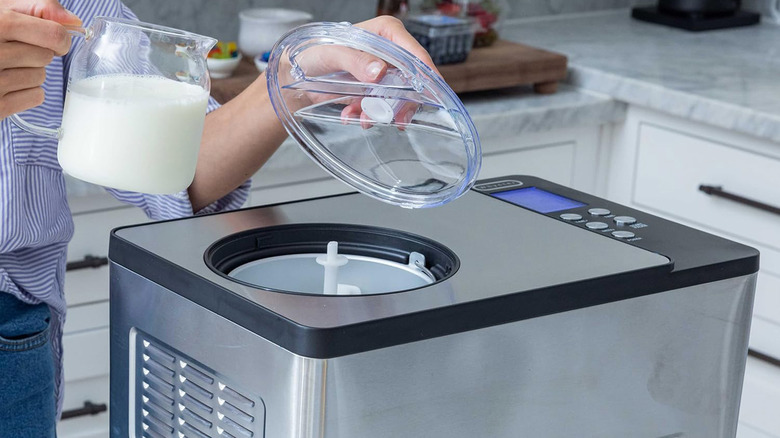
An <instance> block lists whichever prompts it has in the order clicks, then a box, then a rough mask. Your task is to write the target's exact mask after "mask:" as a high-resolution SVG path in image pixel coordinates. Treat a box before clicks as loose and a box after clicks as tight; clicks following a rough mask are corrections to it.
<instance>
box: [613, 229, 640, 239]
mask: <svg viewBox="0 0 780 438" xmlns="http://www.w3.org/2000/svg"><path fill="white" fill-rule="evenodd" d="M612 235H613V236H615V237H617V238H618V239H630V238H632V237H634V236H636V234H634V233H632V232H631V231H613V232H612Z"/></svg>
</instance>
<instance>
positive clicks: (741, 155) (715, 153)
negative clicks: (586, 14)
mask: <svg viewBox="0 0 780 438" xmlns="http://www.w3.org/2000/svg"><path fill="white" fill-rule="evenodd" d="M613 140H614V141H613V145H612V148H611V151H610V152H611V157H610V158H611V159H610V161H609V166H608V169H609V174H608V183H607V186H606V197H608V198H611V199H612V200H614V201H617V202H620V203H624V204H627V205H631V206H634V207H636V208H638V209H640V210H645V211H648V212H651V213H654V214H657V215H659V216H665V217H668V218H670V219H672V220H675V221H677V222H681V223H684V224H688V225H690V226H692V227H695V228H699V229H702V230H704V231H708V232H711V233H713V234H718V235H721V236H724V237H726V238H728V239H731V240H735V241H738V242H742V243H744V244H746V245H750V246H752V247H755V248H756V249H758V250H759V251H760V252H761V270H760V271H759V276H758V284H757V290H756V300H755V303H754V309H753V321H752V326H751V334H750V348H751V349H752V350H755V351H758V352H760V353H762V354H765V355H768V356H771V357H774V358H780V215H777V214H775V213H770V212H768V211H764V210H762V209H759V208H756V207H755V206H749V205H745V204H743V203H740V202H735V201H734V200H731V199H724V198H722V197H716V196H712V195H708V194H706V193H704V192H703V191H701V190H700V189H699V186H700V185H710V186H722V188H723V189H724V190H726V191H728V192H730V193H734V194H737V195H740V196H742V197H746V198H749V199H753V200H755V201H759V202H761V203H764V204H767V205H773V206H780V189H778V188H779V187H780V144H776V143H772V142H768V141H764V140H760V139H757V138H752V137H748V136H745V135H741V134H737V133H735V132H731V131H726V130H722V129H719V128H715V127H711V126H705V125H702V124H698V123H694V122H689V121H684V120H682V119H679V118H675V117H671V116H667V115H664V114H660V113H657V112H654V111H651V110H647V109H644V108H638V107H630V108H629V111H628V116H627V119H626V122H625V123H624V124H623V125H622V126H619V127H616V129H615V135H614V137H613ZM750 364H752V365H751V366H749V367H748V372H747V375H746V378H745V392H744V401H743V407H742V416H741V418H740V421H741V425H740V428H741V429H740V438H743V437H750V436H755V437H761V436H762V435H761V434H767V435H768V436H771V437H776V438H780V423H778V422H777V416H776V413H777V412H780V390H776V389H775V390H772V389H770V388H778V386H777V385H779V384H780V367H775V366H772V365H770V364H767V363H765V362H761V361H757V360H754V359H751V362H750ZM757 370H759V371H760V373H761V374H762V377H761V379H758V378H757V377H756V376H753V375H751V373H757V372H759V371H757ZM757 379H758V380H757ZM759 380H760V381H761V382H772V383H771V384H770V383H767V385H768V386H766V385H764V384H763V383H761V384H759V383H757V381H759ZM762 385H763V386H762ZM757 394H760V395H757ZM756 400H760V402H758V401H756ZM759 407H763V408H762V409H763V410H762V411H761V412H766V410H767V409H768V410H770V411H772V412H775V415H765V416H757V414H755V413H756V409H757V408H759Z"/></svg>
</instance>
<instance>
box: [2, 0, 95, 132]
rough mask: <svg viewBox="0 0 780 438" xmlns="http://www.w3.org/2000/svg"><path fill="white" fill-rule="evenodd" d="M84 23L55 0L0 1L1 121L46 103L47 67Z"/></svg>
mask: <svg viewBox="0 0 780 438" xmlns="http://www.w3.org/2000/svg"><path fill="white" fill-rule="evenodd" d="M66 25H67V26H80V25H81V20H80V19H79V18H78V17H76V16H75V15H73V14H71V13H70V12H68V11H67V10H65V8H63V7H62V5H60V4H59V3H58V2H57V1H56V0H0V119H3V118H5V117H7V116H9V115H11V114H15V113H18V112H21V111H24V110H26V109H29V108H32V107H35V106H38V105H40V104H41V103H43V97H44V94H43V88H42V87H41V86H42V85H43V81H44V80H45V79H46V70H45V67H46V66H47V65H48V64H49V63H50V62H51V60H52V59H53V58H54V56H62V55H64V54H66V53H68V50H70V35H69V34H68V32H67V30H66V29H65V27H64V26H66Z"/></svg>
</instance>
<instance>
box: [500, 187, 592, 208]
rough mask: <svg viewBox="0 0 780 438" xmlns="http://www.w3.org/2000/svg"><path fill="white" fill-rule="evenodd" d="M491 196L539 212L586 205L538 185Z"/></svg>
mask: <svg viewBox="0 0 780 438" xmlns="http://www.w3.org/2000/svg"><path fill="white" fill-rule="evenodd" d="M490 196H493V197H495V198H498V199H503V200H504V201H508V202H511V203H512V204H515V205H519V206H521V207H525V208H528V209H531V210H533V211H535V212H537V213H553V212H556V211H561V210H568V209H570V208H577V207H583V206H585V204H583V203H582V202H579V201H575V200H573V199H569V198H565V197H563V196H561V195H556V194H555V193H550V192H548V191H545V190H542V189H538V188H536V187H525V188H522V189H517V190H507V191H505V192H498V193H491V194H490Z"/></svg>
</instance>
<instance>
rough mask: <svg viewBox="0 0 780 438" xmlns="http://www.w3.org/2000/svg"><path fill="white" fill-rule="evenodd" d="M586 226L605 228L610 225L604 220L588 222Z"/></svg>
mask: <svg viewBox="0 0 780 438" xmlns="http://www.w3.org/2000/svg"><path fill="white" fill-rule="evenodd" d="M585 226H586V227H588V228H590V229H591V230H603V229H605V228H608V227H609V225H607V224H606V223H604V222H588V223H587V224H585Z"/></svg>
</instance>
